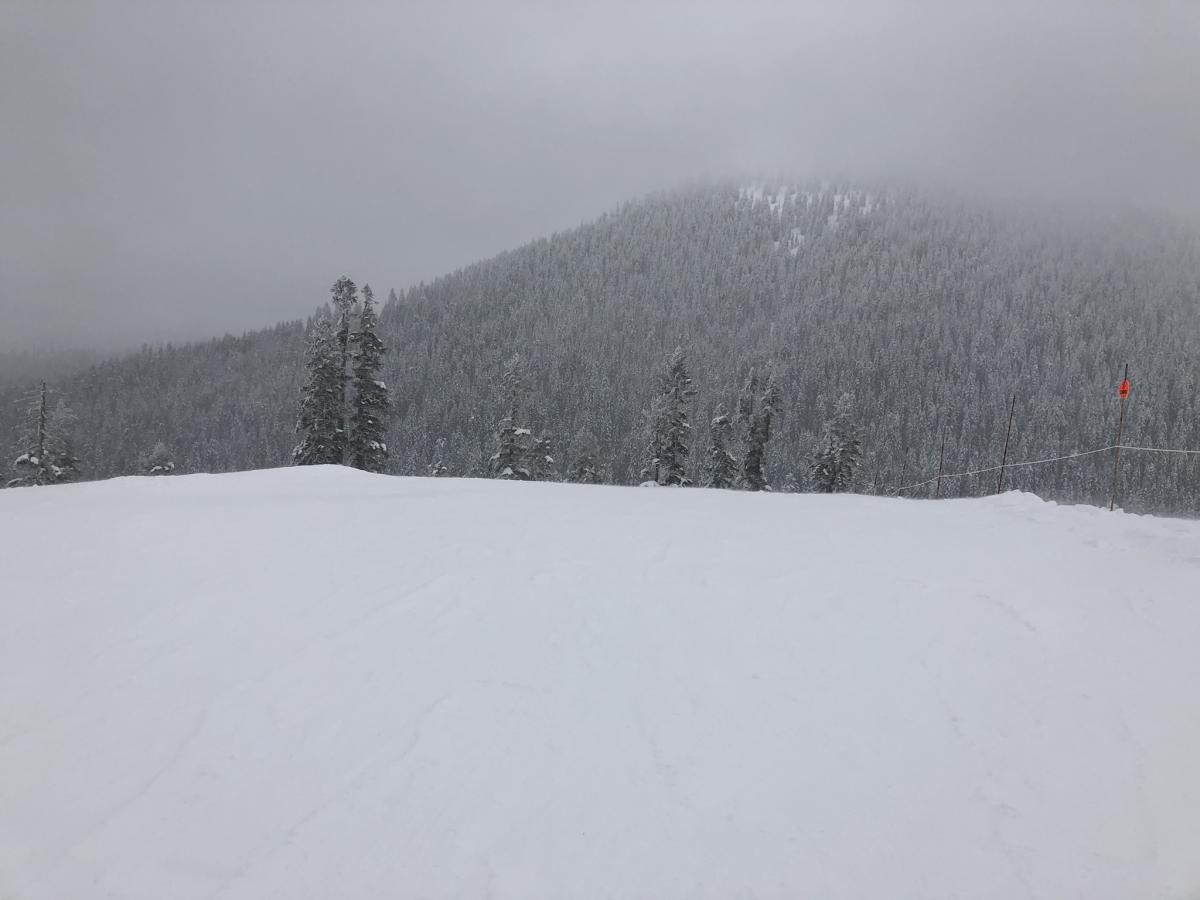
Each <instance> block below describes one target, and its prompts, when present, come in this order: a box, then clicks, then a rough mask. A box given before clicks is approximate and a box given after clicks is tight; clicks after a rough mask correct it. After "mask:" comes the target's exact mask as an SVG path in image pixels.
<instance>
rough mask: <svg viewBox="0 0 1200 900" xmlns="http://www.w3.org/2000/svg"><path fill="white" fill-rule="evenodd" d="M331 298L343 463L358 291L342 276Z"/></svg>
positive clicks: (346, 445) (347, 432) (334, 286)
mask: <svg viewBox="0 0 1200 900" xmlns="http://www.w3.org/2000/svg"><path fill="white" fill-rule="evenodd" d="M329 292H330V294H332V295H333V314H334V324H333V340H334V344H335V345H336V349H337V358H338V372H339V383H338V409H340V410H341V423H340V425H341V433H342V436H343V445H342V458H341V459H339V460H338V462H345V461H346V450H347V447H348V441H347V439H348V438H349V421H348V416H347V415H346V410H347V409H348V408H349V405H350V404H349V400H350V335H351V333H352V332H353V323H354V312H355V307H356V305H357V303H358V288H357V287H355V285H354V282H353V281H351V280H350V279H349V278H347V277H345V276H344V275H343V276H342V277H341V278H339V279H338V280H337V281H335V282H334V283H333V287H331V288H330V289H329Z"/></svg>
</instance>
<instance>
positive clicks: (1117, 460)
mask: <svg viewBox="0 0 1200 900" xmlns="http://www.w3.org/2000/svg"><path fill="white" fill-rule="evenodd" d="M1117 396H1118V397H1120V398H1121V414H1120V416H1119V417H1118V418H1117V439H1116V441H1114V442H1113V477H1112V491H1111V492H1110V493H1109V495H1108V511H1109V512H1112V510H1113V507H1115V506H1116V505H1117V472H1118V470H1119V469H1120V467H1121V432H1122V431H1123V430H1124V428H1125V401H1126V400H1128V399H1129V363H1125V375H1124V376H1123V377H1122V378H1121V386H1120V387H1119V388H1117Z"/></svg>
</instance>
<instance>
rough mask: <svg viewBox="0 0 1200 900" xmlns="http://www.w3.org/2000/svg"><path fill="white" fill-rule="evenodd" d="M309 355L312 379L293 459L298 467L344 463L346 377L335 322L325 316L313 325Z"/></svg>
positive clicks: (302, 399) (305, 393) (305, 394)
mask: <svg viewBox="0 0 1200 900" xmlns="http://www.w3.org/2000/svg"><path fill="white" fill-rule="evenodd" d="M307 356H308V359H307V366H308V378H307V380H306V381H305V383H304V387H303V389H302V391H301V395H300V415H299V417H298V418H297V421H296V432H297V433H298V434H299V435H300V442H299V443H298V444H297V445H296V447H295V448H294V449H293V450H292V459H293V461H294V462H295V463H296V465H298V466H319V465H340V464H341V462H342V459H343V457H344V455H345V446H346V434H345V431H344V430H343V423H344V421H345V407H344V404H343V402H342V398H343V396H344V394H343V388H344V378H343V377H342V369H341V368H340V365H341V354H340V352H339V350H338V344H337V340H336V338H335V337H334V330H333V323H332V322H331V321H330V320H329V319H328V318H327V317H325V316H321V317H320V318H318V319H317V320H316V321H315V322H314V323H313V325H312V334H311V335H310V336H309V342H308V354H307Z"/></svg>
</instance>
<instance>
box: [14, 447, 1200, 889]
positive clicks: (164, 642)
mask: <svg viewBox="0 0 1200 900" xmlns="http://www.w3.org/2000/svg"><path fill="white" fill-rule="evenodd" d="M0 546H3V547H5V550H6V557H5V559H6V564H5V565H4V566H3V567H2V568H0V616H2V620H3V623H4V627H3V628H2V629H0V897H3V898H9V900H63V898H73V900H75V898H90V897H116V898H145V900H161V898H164V897H170V898H173V900H189V898H221V900H235V898H255V900H262V898H272V897H274V898H288V900H297V898H314V900H315V898H330V897H347V898H350V897H352V898H384V897H386V898H394V897H421V898H443V897H449V898H457V897H462V898H467V897H472V898H473V897H485V896H486V897H495V898H514V900H515V898H531V897H536V898H542V897H545V898H549V897H554V898H593V897H619V898H645V897H654V898H714V900H715V898H722V900H725V898H730V897H759V898H775V897H820V898H824V900H829V898H863V900H867V898H869V900H880V898H884V897H886V898H914V900H915V898H921V900H929V898H972V900H975V898H995V900H1012V898H1045V900H1062V898H1067V897H1086V898H1089V900H1106V898H1114V900H1115V898H1129V900H1132V898H1147V897H1153V898H1156V900H1168V898H1180V900H1182V898H1195V897H1198V896H1200V853H1198V852H1197V847H1200V765H1197V762H1196V761H1197V760H1198V759H1200V714H1198V713H1197V709H1198V706H1197V702H1196V691H1197V685H1198V684H1200V653H1198V652H1197V640H1196V636H1197V634H1200V523H1195V522H1184V521H1178V520H1170V519H1155V518H1149V517H1137V516H1130V515H1124V514H1120V513H1117V514H1110V513H1108V512H1106V511H1101V510H1098V509H1091V508H1083V507H1058V506H1054V505H1052V504H1048V503H1044V502H1042V501H1040V500H1038V499H1037V498H1035V497H1032V496H1029V495H1020V494H1009V495H1005V496H1002V497H995V498H989V499H985V500H955V501H916V500H888V499H880V498H869V497H859V496H846V495H834V496H816V495H769V494H749V493H742V492H718V491H705V490H655V491H647V490H639V489H637V488H610V487H583V486H571V485H555V484H516V483H501V482H485V481H473V480H442V479H410V478H387V477H383V476H371V475H365V474H363V473H360V472H356V471H353V470H350V469H341V468H326V467H314V468H308V469H290V470H276V471H266V472H252V473H243V474H236V475H222V476H203V475H198V476H186V477H166V478H147V479H129V478H127V479H117V480H114V481H108V482H98V483H92V484H82V485H68V486H64V487H47V488H26V489H22V490H9V491H3V492H0Z"/></svg>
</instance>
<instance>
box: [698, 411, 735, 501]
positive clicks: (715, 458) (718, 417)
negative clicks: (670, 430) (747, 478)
mask: <svg viewBox="0 0 1200 900" xmlns="http://www.w3.org/2000/svg"><path fill="white" fill-rule="evenodd" d="M709 433H710V434H711V436H712V437H711V441H712V443H711V444H710V445H709V448H708V478H707V479H706V482H705V483H706V484H707V485H708V487H714V488H731V487H733V486H734V485H735V484H736V483H737V474H738V462H737V458H736V457H735V456H734V455H733V453H732V451H731V450H730V449H729V445H730V443H731V442H732V440H733V423H732V422H731V421H730V419H729V416H728V415H727V414H726V413H725V407H724V406H721V405H718V406H717V408H716V411H715V412H714V413H713V418H712V424H711V426H710V431H709Z"/></svg>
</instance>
